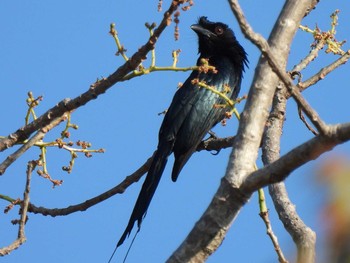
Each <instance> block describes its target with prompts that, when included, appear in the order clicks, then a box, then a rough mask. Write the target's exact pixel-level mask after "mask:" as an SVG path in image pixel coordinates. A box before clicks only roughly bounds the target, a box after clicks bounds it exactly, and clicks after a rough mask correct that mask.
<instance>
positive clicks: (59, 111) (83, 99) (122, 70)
mask: <svg viewBox="0 0 350 263" xmlns="http://www.w3.org/2000/svg"><path fill="white" fill-rule="evenodd" d="M183 3H184V0H174V1H171V4H170V7H169V9H168V10H167V11H166V12H165V13H164V17H163V20H162V21H161V23H160V25H159V26H158V27H157V28H156V29H155V30H154V34H153V35H152V36H151V37H150V38H149V39H148V41H147V43H146V44H144V45H143V46H142V47H141V48H140V49H139V50H138V51H137V52H136V53H135V54H134V55H133V56H132V57H131V58H130V59H129V60H128V61H126V62H125V63H124V64H123V65H122V66H120V67H119V68H118V69H117V70H116V71H115V72H114V73H112V74H111V75H110V76H108V77H107V78H103V79H101V80H98V81H96V82H95V83H93V84H92V85H91V86H90V88H89V90H88V91H86V92H84V93H82V94H81V95H79V96H78V97H76V98H74V99H72V100H71V99H64V100H62V101H61V102H59V103H58V104H57V105H56V106H54V107H53V108H51V109H49V110H48V111H46V112H45V113H44V114H42V115H41V116H40V117H39V118H37V119H36V120H34V121H32V122H31V123H29V124H28V125H26V126H24V127H22V128H20V129H18V130H17V131H15V132H14V133H11V134H10V135H8V136H7V137H6V138H4V139H1V140H0V151H4V150H6V149H8V148H10V147H12V146H13V145H14V144H16V143H17V142H21V141H24V140H26V139H28V137H29V136H30V135H31V134H32V133H33V132H35V131H36V130H38V129H39V128H40V127H42V126H46V125H48V124H49V123H50V122H52V120H53V119H56V118H59V117H61V116H62V115H63V114H64V113H65V112H71V111H73V110H75V109H77V108H79V107H81V106H84V105H85V104H86V103H88V102H90V101H91V100H94V99H96V98H97V97H98V96H99V95H101V94H103V93H105V92H106V91H107V90H108V89H109V88H111V87H112V86H113V85H114V84H116V83H117V82H120V81H122V79H123V77H124V76H125V75H126V74H127V73H129V72H130V71H132V70H134V69H136V68H137V66H138V65H139V64H140V63H141V61H142V60H143V59H144V58H145V57H146V55H147V53H148V52H149V51H150V50H152V49H154V47H155V44H156V42H157V40H158V38H159V37H160V35H161V34H162V32H163V31H164V29H165V28H166V27H167V26H168V25H169V24H170V21H171V16H172V14H173V12H174V11H175V10H176V9H177V8H178V6H180V5H181V4H183Z"/></svg>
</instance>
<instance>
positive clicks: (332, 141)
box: [242, 123, 350, 192]
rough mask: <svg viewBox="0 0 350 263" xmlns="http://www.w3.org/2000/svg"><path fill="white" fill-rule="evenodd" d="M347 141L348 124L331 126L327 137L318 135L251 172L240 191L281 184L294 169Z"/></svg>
mask: <svg viewBox="0 0 350 263" xmlns="http://www.w3.org/2000/svg"><path fill="white" fill-rule="evenodd" d="M348 140H350V123H344V124H337V125H331V126H329V133H328V135H319V136H317V137H315V138H313V139H311V140H309V141H307V142H305V143H303V144H301V145H300V146H298V147H296V148H294V149H293V150H291V151H290V152H288V153H287V154H285V155H284V156H282V157H281V158H279V159H278V160H276V161H274V162H273V163H271V164H269V165H267V166H265V167H263V168H261V169H259V170H258V171H256V172H253V173H252V174H251V175H250V176H249V177H248V178H247V179H246V180H245V182H244V183H243V184H242V190H245V191H248V192H254V191H256V190H258V189H259V188H261V187H264V186H267V185H269V184H273V183H277V182H281V181H283V180H284V179H285V178H286V177H287V176H288V175H289V174H290V173H291V172H292V171H294V170H295V169H297V168H299V167H300V166H302V165H304V164H305V163H307V162H309V161H312V160H315V159H316V158H318V157H319V156H320V155H321V154H323V153H325V152H327V151H330V150H332V149H333V148H334V147H335V146H337V145H339V144H341V143H344V142H346V141H348Z"/></svg>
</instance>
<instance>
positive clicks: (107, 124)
mask: <svg viewBox="0 0 350 263" xmlns="http://www.w3.org/2000/svg"><path fill="white" fill-rule="evenodd" d="M275 2H277V1H275ZM275 2H272V1H271V3H270V4H268V5H267V4H266V1H265V2H263V1H242V8H243V10H244V11H245V14H246V16H247V19H248V21H249V22H250V23H251V25H252V26H253V28H254V29H255V31H257V32H259V33H261V34H262V35H264V36H265V37H267V36H268V34H269V32H270V30H271V28H272V26H273V23H274V21H275V19H276V17H277V15H278V12H279V10H280V8H281V5H282V3H280V2H282V1H280V2H279V3H275ZM157 3H158V1H134V0H130V1H107V0H103V1H88V2H86V1H80V0H78V1H70V2H69V1H27V2H23V3H18V2H15V1H4V2H3V3H2V6H1V8H0V34H1V36H2V37H1V42H0V46H1V48H0V58H1V59H0V76H1V79H2V83H1V93H2V98H3V99H2V103H1V104H0V109H1V111H0V112H1V113H0V114H1V120H2V125H1V127H0V135H7V134H9V133H11V132H13V131H14V130H16V129H17V128H18V127H20V126H22V125H23V124H24V116H25V113H26V109H27V107H26V103H25V99H26V94H27V92H28V91H32V92H33V93H34V95H35V96H38V95H43V96H44V100H43V101H42V102H41V104H40V106H39V107H38V108H37V110H36V112H37V114H38V115H39V114H41V113H43V112H45V111H46V110H47V109H49V108H51V107H52V106H54V105H55V104H56V103H57V102H59V101H60V100H62V99H63V98H66V97H70V98H74V97H76V96H77V95H79V94H80V93H82V92H84V91H86V90H87V89H88V87H89V85H90V84H92V83H93V82H94V81H95V80H96V79H97V78H100V77H102V76H108V75H109V74H111V73H112V72H114V71H115V70H116V68H118V66H119V65H121V64H122V63H123V60H122V58H121V57H116V56H114V54H115V51H116V46H115V44H114V41H113V39H112V38H111V37H110V36H109V34H108V31H109V24H110V23H111V22H115V23H116V29H117V31H118V33H119V36H120V39H121V41H122V43H123V44H124V46H125V47H126V49H127V50H128V52H127V54H128V55H131V54H133V52H135V51H136V50H137V49H138V48H139V47H140V46H141V45H142V44H144V43H145V42H146V40H147V37H148V32H147V30H146V29H145V27H144V23H145V22H156V23H157V22H159V21H160V20H161V18H162V16H163V14H162V13H158V12H157ZM168 4H169V3H168V1H164V8H163V9H164V10H165V9H166V8H167V6H168ZM335 9H340V10H341V13H340V18H339V26H338V29H337V31H338V34H337V38H338V40H342V39H348V38H349V32H350V14H349V13H350V6H349V5H348V3H346V1H342V0H334V1H321V3H320V4H319V5H318V7H317V9H316V10H315V11H314V12H313V13H312V14H311V15H310V16H309V17H307V18H306V19H305V21H304V22H303V24H307V25H309V26H310V27H312V26H314V25H315V24H316V23H317V24H318V26H319V27H320V28H321V29H324V30H326V29H328V27H329V23H330V19H329V15H330V14H331V13H332V12H333V11H334V10H335ZM201 15H206V16H208V18H209V19H210V20H212V21H222V22H225V23H227V24H229V25H230V26H231V28H233V30H234V31H235V32H236V35H237V38H238V39H239V40H240V42H241V44H242V45H243V46H244V47H245V49H246V51H247V53H248V54H249V60H250V68H249V69H248V70H247V71H246V73H245V76H244V80H243V84H242V92H241V95H243V94H246V93H247V91H248V88H249V86H250V84H251V81H252V77H253V74H254V68H255V65H256V62H257V60H258V57H259V52H258V51H257V49H256V48H255V47H254V46H253V45H252V44H250V43H249V42H248V41H247V40H245V39H244V38H243V36H242V34H241V33H240V31H239V29H238V26H237V23H236V21H235V19H234V17H233V15H232V13H231V11H230V9H229V6H228V4H227V2H226V1H213V0H211V1H195V5H194V6H193V7H192V8H191V10H190V11H188V12H182V13H181V16H180V19H181V22H180V40H179V41H176V42H175V41H174V38H173V32H174V31H173V25H171V26H170V27H169V28H168V29H167V30H166V32H165V33H164V34H163V35H162V36H161V38H160V39H159V42H158V44H157V48H156V52H157V57H156V58H157V65H158V66H166V65H170V64H171V63H172V61H171V51H172V50H174V49H178V48H180V49H181V50H182V52H181V54H180V60H179V64H178V65H179V66H191V65H194V64H195V61H196V58H197V39H196V35H195V33H194V32H193V31H192V30H191V29H190V28H189V26H190V25H191V24H193V23H195V22H196V20H197V18H198V17H199V16H201ZM311 42H312V37H311V36H310V35H308V34H306V33H304V32H301V31H300V32H298V34H297V37H296V39H295V42H294V43H293V45H292V50H291V57H290V60H289V62H288V69H290V68H291V67H292V66H293V65H295V64H296V63H298V62H299V61H300V59H302V58H303V57H304V56H305V55H306V54H307V53H308V51H309V44H310V43H311ZM346 48H348V45H347V44H345V49H346ZM335 59H336V57H335V56H333V55H325V54H324V53H321V54H320V56H319V57H318V58H317V60H316V61H315V62H313V63H312V64H311V66H310V68H309V69H308V70H306V71H305V72H303V76H304V79H307V78H308V77H309V76H311V75H313V74H315V73H316V72H318V70H319V69H320V68H322V67H324V66H326V65H327V64H329V63H330V62H331V61H333V60H335ZM145 64H147V62H145ZM347 72H349V65H344V66H342V67H341V68H340V69H338V70H337V71H336V72H333V73H332V74H330V75H329V76H327V78H326V79H325V80H323V81H321V82H320V83H319V84H318V85H317V86H315V87H312V88H310V89H309V90H307V91H306V92H304V94H305V97H306V98H307V99H308V100H309V101H310V103H311V105H312V106H313V107H314V108H315V109H317V110H318V112H319V114H320V116H321V117H322V118H323V119H324V120H325V121H326V122H329V123H338V122H345V121H348V120H349V119H348V114H347V111H346V107H345V106H344V105H347V104H348V98H349V96H350V94H349V90H348V87H347V86H346V85H344V84H346V83H347V82H346V80H345V78H346V77H345V76H347V75H348V74H347ZM188 74H189V73H188V72H185V73H173V72H162V73H152V74H150V75H147V76H144V77H142V78H136V79H133V80H131V81H129V82H123V83H118V84H117V85H115V86H114V87H112V88H111V89H110V90H108V92H107V93H106V94H104V95H102V96H100V97H99V98H98V99H97V100H95V101H92V102H91V103H89V104H88V105H86V106H84V107H81V108H79V109H78V110H77V111H76V112H74V114H73V115H72V122H73V123H76V124H78V125H79V130H77V131H72V132H71V133H72V137H71V140H78V139H80V140H87V141H90V142H91V143H92V144H93V147H95V148H105V149H106V153H104V154H94V156H93V157H92V158H90V159H87V158H85V157H84V156H80V157H79V158H78V159H77V160H76V164H75V166H74V168H73V172H72V174H69V175H68V174H66V173H64V172H63V171H62V170H61V167H62V166H65V165H67V164H68V162H69V154H68V153H67V152H64V151H62V150H58V149H49V151H48V157H47V158H48V169H49V172H50V174H51V176H52V177H54V178H57V179H62V180H64V184H63V185H62V186H61V187H57V188H55V189H52V188H51V184H50V183H49V182H48V181H46V180H44V179H42V178H41V177H39V176H37V175H36V174H35V175H34V176H33V180H32V186H31V202H33V203H34V204H36V205H37V206H44V207H49V208H61V207H66V206H68V205H71V204H76V203H80V202H83V201H85V200H86V199H89V198H91V197H94V196H96V195H98V194H100V193H102V192H104V191H106V190H108V189H110V188H112V187H113V186H115V185H116V184H118V183H119V182H120V181H121V180H123V179H124V178H125V176H127V175H129V174H131V173H133V172H134V171H135V170H136V169H137V168H138V167H139V166H140V165H142V164H143V163H144V161H145V160H146V159H147V158H148V157H149V156H150V155H151V154H152V153H153V151H154V150H155V148H156V145H157V136H158V129H159V126H160V124H161V122H162V117H161V116H158V115H157V113H159V112H162V111H163V110H164V109H166V108H167V107H168V105H169V103H170V101H171V98H172V96H173V94H174V92H175V91H176V87H177V84H178V82H183V81H184V80H185V79H186V78H187V76H188ZM340 95H341V96H340ZM238 108H239V110H242V108H243V105H239V107H238ZM286 117H287V120H286V126H285V131H284V133H283V139H282V149H281V151H282V154H283V153H286V152H287V151H289V150H290V149H292V148H293V147H295V146H297V145H299V144H300V143H302V142H304V141H306V140H308V139H310V138H311V137H312V134H311V133H310V132H309V131H308V130H307V129H306V128H305V126H304V125H303V124H302V123H301V122H300V121H299V119H298V116H297V110H296V107H295V103H294V102H293V101H292V100H291V101H290V102H289V103H288V112H287V116H286ZM61 129H62V126H60V128H58V129H55V130H53V131H52V132H51V133H50V134H49V135H48V136H47V138H46V139H45V140H46V141H48V140H54V139H55V138H57V137H59V134H60V131H61ZM236 129H237V121H236V120H234V119H232V120H230V121H229V123H228V125H227V126H226V127H224V128H223V127H219V126H218V127H216V129H215V132H216V133H217V134H218V135H219V136H226V135H232V134H235V132H236ZM349 145H350V144H345V145H342V146H339V147H337V148H336V152H338V153H341V154H347V155H349V153H350V147H349ZM12 151H13V150H9V151H6V152H2V153H1V154H0V157H1V161H2V160H3V159H4V158H5V157H6V156H7V154H9V153H10V152H12ZM229 153H230V150H229V149H227V150H223V151H221V152H220V154H219V155H217V156H213V155H211V154H210V153H208V152H200V153H196V154H195V155H194V156H193V157H192V158H191V159H190V161H189V162H188V163H187V164H186V166H185V168H184V169H183V171H182V173H181V175H180V177H179V180H178V182H177V183H176V184H174V183H172V181H171V180H170V171H171V167H172V161H173V158H172V157H171V158H170V160H169V162H168V166H167V168H166V170H165V172H164V174H163V179H162V181H161V183H160V186H159V188H158V190H157V192H156V194H155V197H154V198H153V201H152V203H151V206H150V208H149V210H148V214H147V217H146V219H145V220H144V222H143V225H142V229H141V232H140V233H139V235H138V238H137V239H136V241H135V243H134V246H133V248H132V250H131V252H130V254H129V258H128V262H163V261H165V260H166V259H167V257H168V256H169V255H170V254H171V253H172V252H173V251H174V249H176V248H177V246H178V245H179V244H180V242H181V241H182V240H183V239H184V238H185V236H186V235H187V233H188V232H189V231H190V229H191V228H192V226H193V225H194V223H195V222H196V221H197V220H198V218H199V217H200V215H201V214H202V213H203V211H204V209H205V208H206V207H207V205H208V204H209V202H210V200H211V198H212V196H213V194H214V193H215V191H216V189H217V187H218V185H219V182H220V178H221V177H222V176H223V174H224V171H225V168H226V164H227V158H228V155H229ZM38 154H39V151H38V149H36V148H33V149H31V150H30V151H28V152H27V153H26V154H25V155H24V156H22V157H21V158H20V159H19V160H18V161H17V162H16V163H15V164H14V165H12V166H11V167H10V168H9V169H8V170H7V172H6V174H5V175H3V176H2V177H1V184H0V193H1V194H5V195H9V196H11V197H13V198H17V197H20V198H22V193H23V188H24V184H25V167H26V163H27V161H28V160H32V159H37V157H38ZM327 156H330V155H324V156H323V157H321V160H318V161H315V162H312V163H310V164H308V165H306V166H305V167H303V168H300V169H298V170H297V171H296V172H295V173H294V174H293V175H292V176H291V177H289V178H288V179H287V182H286V184H287V187H288V189H289V194H290V197H291V199H292V200H293V201H294V202H295V204H296V206H297V210H298V212H299V213H300V215H301V217H302V218H303V219H304V220H305V222H306V223H307V224H308V225H309V226H311V227H312V228H313V229H314V230H316V231H318V233H319V235H318V249H319V251H321V250H322V244H323V242H322V240H323V237H324V236H323V234H322V233H323V232H322V229H321V221H320V209H321V207H322V205H323V204H324V202H325V199H326V196H325V194H324V193H325V190H324V189H321V188H320V187H319V186H318V185H317V184H316V183H315V175H314V173H315V171H316V170H317V167H318V166H319V165H320V163H322V160H324V158H327ZM140 187H141V183H137V184H135V185H133V186H131V187H130V188H128V189H127V191H126V192H125V193H124V194H123V195H117V196H114V197H112V198H110V199H109V200H107V201H105V202H103V203H101V204H99V205H97V206H95V207H93V208H90V209H89V210H88V211H86V212H78V213H75V214H72V215H69V216H65V217H57V218H51V217H44V216H41V215H33V214H29V221H28V223H27V225H26V235H27V242H26V243H25V244H24V245H23V246H21V247H20V248H19V249H18V250H17V251H14V252H12V253H11V255H9V256H7V257H4V258H3V259H2V261H3V262H9V263H10V262H20V261H21V260H23V259H26V260H27V261H28V262H38V263H41V262H48V261H49V262H52V263H56V262H106V261H107V260H108V258H109V256H110V254H111V252H112V251H113V249H114V246H115V244H116V241H117V240H118V239H119V237H120V235H121V234H122V232H123V231H124V228H125V226H126V224H127V221H128V219H129V215H130V213H131V210H132V208H133V206H134V202H135V200H136V198H137V195H138V192H139V189H140ZM0 205H1V207H2V208H5V206H6V205H8V203H6V202H5V201H3V200H0ZM268 205H269V207H270V211H271V213H270V216H271V220H272V223H273V228H274V230H275V232H276V234H277V235H278V238H279V241H280V243H281V246H282V249H283V250H284V252H285V254H286V255H287V257H288V258H289V259H293V255H294V252H295V250H294V245H293V243H292V240H291V238H290V237H289V236H288V235H287V234H286V232H285V231H284V229H283V226H282V225H281V223H280V222H279V220H278V218H277V216H276V214H275V213H274V212H273V207H272V205H271V202H270V199H268ZM258 213H259V211H258V206H257V198H256V195H254V196H253V197H252V199H251V201H250V202H249V203H248V204H247V205H246V206H245V207H244V209H243V210H242V212H241V213H240V214H239V216H238V218H237V220H236V222H235V224H234V225H233V226H232V228H231V229H230V231H229V233H228V235H227V237H226V239H225V241H224V243H223V245H222V246H221V247H220V248H219V250H218V251H217V252H216V253H215V254H214V255H213V256H212V257H210V258H209V260H208V262H227V261H229V260H236V261H237V262H242V261H244V262H273V261H277V260H276V255H275V253H274V250H273V246H272V245H271V243H270V241H269V239H268V237H267V236H266V234H265V232H266V230H265V227H264V224H263V222H262V221H261V219H260V218H259V216H258ZM17 217H18V214H17V210H16V209H14V210H12V211H11V212H10V213H9V214H6V215H5V214H2V215H1V216H0V233H1V238H0V246H5V245H8V244H9V243H10V242H12V241H13V239H14V238H15V237H16V236H17V227H16V226H12V225H11V223H10V220H12V219H14V218H17ZM130 241H131V239H129V240H128V242H126V243H125V245H124V246H122V247H121V248H120V249H119V250H118V252H117V254H116V258H115V261H114V262H121V260H122V258H123V257H124V255H125V253H126V250H127V247H128V245H129V242H130ZM253 251H254V253H252V252H253ZM321 257H322V254H321V252H320V258H319V259H320V260H321V259H322V258H321Z"/></svg>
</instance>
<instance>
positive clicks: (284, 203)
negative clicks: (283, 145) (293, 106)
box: [262, 87, 316, 263]
mask: <svg viewBox="0 0 350 263" xmlns="http://www.w3.org/2000/svg"><path fill="white" fill-rule="evenodd" d="M284 91H285V89H284V87H279V88H277V90H276V94H275V97H274V100H273V104H272V110H271V113H270V116H269V119H268V125H267V128H266V131H265V133H264V137H263V145H262V159H263V162H264V165H268V164H270V163H272V162H274V161H275V160H277V159H278V158H279V157H280V139H281V135H282V130H283V124H284V120H285V112H286V101H287V99H286V94H285V92H284ZM269 192H270V195H271V198H272V200H273V203H274V206H275V209H276V212H277V214H278V217H279V218H280V220H281V221H282V223H283V225H284V227H285V228H286V230H287V231H288V233H289V234H290V235H291V236H292V238H293V240H294V242H295V244H296V246H297V253H298V262H300V263H301V262H314V261H315V243H316V235H315V233H314V232H313V231H312V230H311V229H310V228H308V227H307V226H306V225H305V224H304V222H303V220H302V219H301V218H300V217H299V215H298V213H297V211H296V208H295V206H294V205H293V203H292V201H291V200H290V199H289V197H288V193H287V190H286V188H285V185H284V182H280V183H276V184H271V185H269ZM277 251H278V250H277Z"/></svg>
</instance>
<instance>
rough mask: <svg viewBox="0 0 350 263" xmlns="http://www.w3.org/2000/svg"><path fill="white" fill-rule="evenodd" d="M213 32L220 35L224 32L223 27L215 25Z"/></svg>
mask: <svg viewBox="0 0 350 263" xmlns="http://www.w3.org/2000/svg"><path fill="white" fill-rule="evenodd" d="M214 30H215V34H217V35H222V34H223V33H224V29H223V28H222V27H221V26H217V27H215V29H214Z"/></svg>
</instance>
